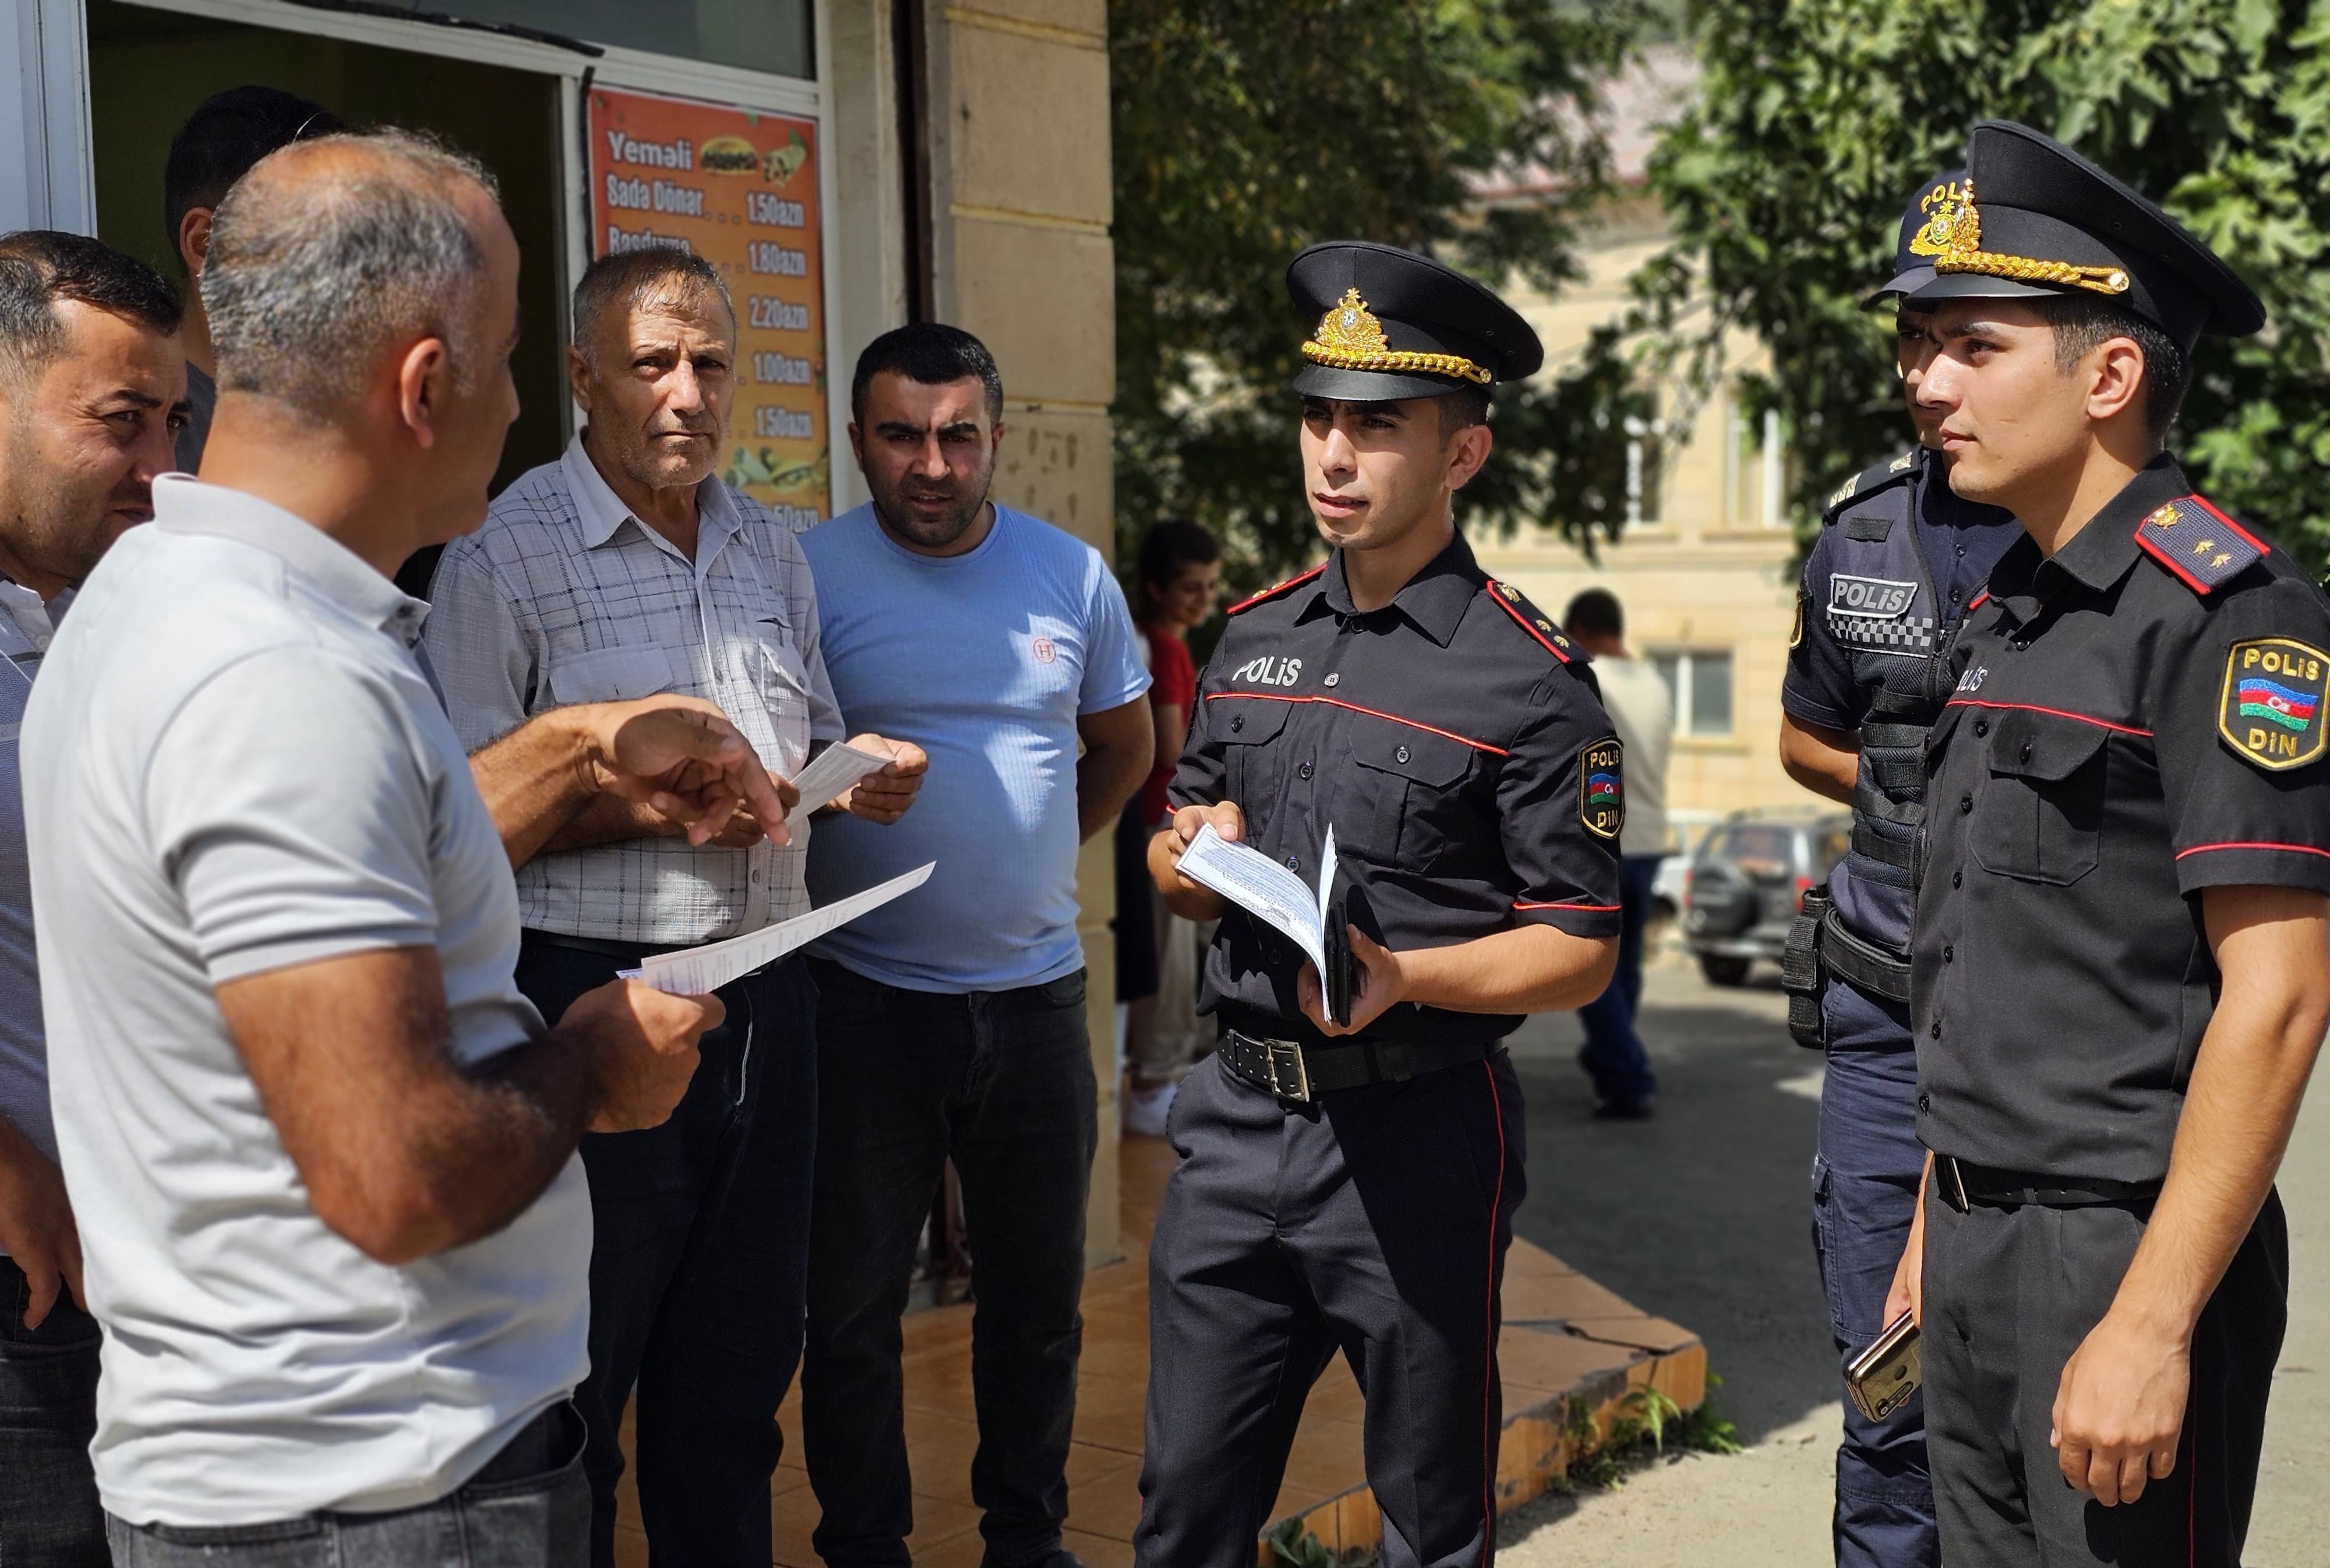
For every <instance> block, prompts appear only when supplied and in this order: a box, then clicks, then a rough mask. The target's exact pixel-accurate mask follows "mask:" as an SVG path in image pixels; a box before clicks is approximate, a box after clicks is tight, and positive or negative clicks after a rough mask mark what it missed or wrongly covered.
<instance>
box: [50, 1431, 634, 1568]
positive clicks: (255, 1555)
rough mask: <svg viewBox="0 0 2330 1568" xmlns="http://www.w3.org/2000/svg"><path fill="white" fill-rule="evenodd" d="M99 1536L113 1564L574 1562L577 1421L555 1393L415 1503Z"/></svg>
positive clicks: (503, 1566) (438, 1567) (578, 1532)
mask: <svg viewBox="0 0 2330 1568" xmlns="http://www.w3.org/2000/svg"><path fill="white" fill-rule="evenodd" d="M105 1534H106V1536H107V1537H108V1539H109V1543H110V1544H111V1546H112V1548H113V1564H114V1568H412V1565H413V1564H418V1563H426V1564H428V1565H429V1568H582V1562H583V1559H584V1558H585V1557H586V1556H587V1555H588V1554H589V1551H590V1538H591V1489H590V1488H589V1486H588V1485H586V1484H585V1483H584V1481H583V1479H582V1420H581V1418H580V1417H578V1416H577V1415H576V1414H575V1413H574V1407H573V1405H571V1404H568V1403H565V1402H564V1401H563V1400H562V1401H561V1402H560V1403H557V1404H554V1405H553V1406H551V1408H550V1409H548V1410H546V1411H545V1412H543V1413H542V1414H541V1415H540V1416H539V1417H537V1418H536V1419H535V1421H534V1422H531V1423H530V1424H529V1425H527V1426H526V1429H525V1430H524V1431H520V1432H519V1433H518V1434H517V1436H516V1437H514V1438H512V1439H511V1440H509V1443H508V1444H507V1446H506V1447H505V1448H504V1449H503V1450H502V1451H501V1452H500V1453H498V1454H496V1455H495V1456H494V1457H493V1458H492V1459H488V1461H486V1466H485V1468H484V1469H481V1470H479V1471H478V1473H477V1474H476V1475H475V1476H473V1477H471V1478H469V1484H468V1485H466V1486H464V1487H462V1488H460V1489H459V1490H458V1491H456V1492H454V1493H452V1494H451V1495H450V1496H449V1497H440V1498H439V1499H438V1500H437V1501H435V1502H433V1503H424V1504H422V1505H421V1507H417V1508H400V1509H398V1510H397V1511H395V1512H394V1513H391V1514H309V1515H307V1516H304V1517H302V1518H297V1519H277V1520H272V1521H270V1522H268V1523H265V1524H259V1525H227V1526H225V1527H223V1528H214V1527H204V1528H199V1529H194V1528H187V1527H184V1526H181V1525H132V1524H130V1523H128V1521H127V1520H124V1519H120V1518H118V1517H115V1516H112V1515H108V1516H106V1518H105ZM101 1560H102V1559H100V1561H101ZM30 1561H40V1560H39V1559H31V1560H30Z"/></svg>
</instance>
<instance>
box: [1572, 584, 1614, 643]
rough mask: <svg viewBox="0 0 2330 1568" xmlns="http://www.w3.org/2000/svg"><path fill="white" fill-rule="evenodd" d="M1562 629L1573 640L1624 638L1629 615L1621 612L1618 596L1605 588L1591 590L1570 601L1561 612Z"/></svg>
mask: <svg viewBox="0 0 2330 1568" xmlns="http://www.w3.org/2000/svg"><path fill="white" fill-rule="evenodd" d="M1561 628H1562V629H1563V630H1564V631H1566V632H1568V634H1569V635H1570V636H1572V637H1607V638H1624V637H1625V635H1626V612H1625V611H1624V610H1623V609H1619V608H1618V596H1617V595H1616V594H1615V593H1612V592H1611V591H1610V590H1608V589H1606V588H1589V589H1586V590H1585V591H1584V592H1582V593H1580V594H1579V595H1578V596H1577V598H1575V599H1573V600H1570V601H1569V608H1568V609H1565V610H1563V611H1562V612H1561Z"/></svg>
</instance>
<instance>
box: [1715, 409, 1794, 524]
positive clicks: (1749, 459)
mask: <svg viewBox="0 0 2330 1568" xmlns="http://www.w3.org/2000/svg"><path fill="white" fill-rule="evenodd" d="M1723 477H1724V492H1725V495H1724V510H1723V515H1724V519H1725V521H1726V522H1728V523H1729V524H1730V525H1731V526H1732V527H1734V528H1774V527H1777V526H1778V525H1779V524H1781V523H1783V522H1785V517H1784V516H1783V515H1782V512H1783V509H1784V505H1785V496H1786V495H1787V445H1786V443H1785V441H1784V440H1783V439H1781V435H1780V411H1779V410H1777V409H1766V410H1765V411H1764V415H1763V418H1761V419H1760V420H1750V419H1749V418H1748V416H1747V415H1746V414H1744V413H1742V412H1739V411H1738V409H1737V407H1736V406H1735V408H1734V410H1733V412H1732V415H1731V443H1730V446H1729V449H1728V450H1727V451H1726V453H1725V462H1724V476H1723Z"/></svg>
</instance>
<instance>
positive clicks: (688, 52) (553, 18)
mask: <svg viewBox="0 0 2330 1568" xmlns="http://www.w3.org/2000/svg"><path fill="white" fill-rule="evenodd" d="M335 8H336V7H335ZM355 9H357V10H367V9H371V10H377V11H378V12H380V13H382V14H386V15H391V16H393V15H395V14H397V13H399V12H403V11H411V12H414V13H418V14H429V13H431V12H434V13H437V14H441V15H449V16H458V17H459V18H461V19H462V20H463V21H466V22H482V23H485V24H488V25H489V26H500V27H509V28H515V29H526V28H535V29H539V30H541V31H542V32H545V33H552V34H554V35H556V36H558V37H562V38H582V39H588V40H589V41H590V42H592V43H613V44H620V45H622V46H624V47H627V48H631V49H644V50H646V51H648V52H650V53H654V54H677V55H681V56H684V57H686V58H687V59H690V60H710V61H718V62H719V63H720V64H722V65H735V66H742V67H743V68H744V69H745V70H746V71H773V72H774V73H776V74H777V75H779V76H794V77H801V78H810V77H814V76H815V75H816V74H817V70H816V65H815V61H814V56H813V52H812V47H811V39H810V0H691V3H690V4H687V5H640V4H639V0H427V3H425V4H424V3H423V0H379V3H378V4H377V5H374V6H357V7H355ZM707 96H712V95H707Z"/></svg>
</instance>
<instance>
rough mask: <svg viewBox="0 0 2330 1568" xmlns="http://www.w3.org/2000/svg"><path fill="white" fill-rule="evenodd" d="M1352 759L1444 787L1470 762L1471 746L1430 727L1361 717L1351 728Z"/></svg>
mask: <svg viewBox="0 0 2330 1568" xmlns="http://www.w3.org/2000/svg"><path fill="white" fill-rule="evenodd" d="M1351 760H1353V761H1355V762H1357V763H1358V764H1359V766H1360V767H1362V768H1373V769H1376V770H1378V771H1380V772H1385V773H1397V774H1398V775H1399V776H1400V777H1401V778H1403V779H1409V780H1411V781H1413V782H1415V783H1417V784H1427V785H1430V786H1431V787H1432V788H1433V789H1446V788H1447V787H1448V786H1449V785H1451V784H1454V783H1455V782H1456V780H1458V779H1462V778H1463V777H1464V770H1465V769H1467V768H1469V767H1471V766H1472V765H1473V748H1471V747H1470V746H1467V745H1466V744H1464V742H1463V741H1452V740H1450V739H1449V738H1448V737H1447V736H1445V735H1439V734H1435V733H1434V732H1432V731H1430V730H1418V729H1415V728H1413V727H1411V726H1409V725H1407V724H1400V723H1393V722H1391V721H1390V720H1388V719H1360V720H1359V721H1358V722H1356V723H1354V725H1353V726H1352V730H1351Z"/></svg>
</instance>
